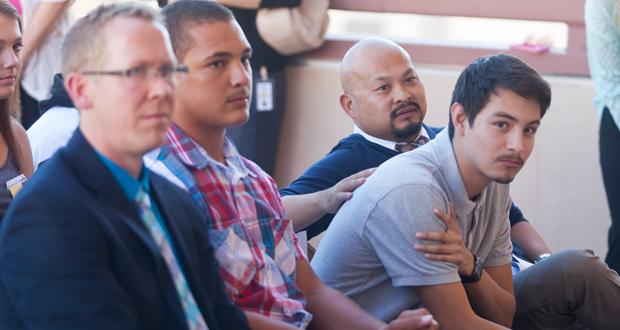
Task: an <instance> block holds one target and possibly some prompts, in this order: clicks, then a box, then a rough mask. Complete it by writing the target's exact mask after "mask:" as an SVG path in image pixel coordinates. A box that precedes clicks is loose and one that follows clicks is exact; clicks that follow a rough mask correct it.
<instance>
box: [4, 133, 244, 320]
mask: <svg viewBox="0 0 620 330" xmlns="http://www.w3.org/2000/svg"><path fill="white" fill-rule="evenodd" d="M150 180H151V186H152V190H153V194H154V196H155V200H156V203H157V205H158V206H159V208H160V211H161V213H162V217H163V218H164V221H165V222H166V226H167V228H168V229H169V232H170V236H171V238H172V241H173V242H174V246H175V248H176V252H177V255H178V257H179V262H180V264H181V267H182V268H183V270H184V273H185V276H186V278H187V281H188V283H189V286H190V289H191V291H192V293H193V295H194V297H195V298H196V301H197V303H198V306H199V308H200V311H201V312H202V314H203V315H204V318H205V320H206V321H207V324H208V326H209V328H210V329H211V330H216V329H245V328H247V323H246V319H245V316H244V315H243V314H242V312H241V311H240V310H239V309H237V308H236V307H235V306H233V305H232V304H231V303H230V301H229V300H228V298H227V297H226V294H225V292H224V290H223V284H222V282H221V280H220V278H219V275H218V268H217V264H216V261H215V259H214V255H213V249H212V248H211V246H210V244H209V240H208V236H207V229H206V226H205V225H204V220H203V218H202V217H201V213H200V211H199V210H198V209H196V206H195V205H194V204H193V201H192V199H191V197H190V196H189V195H187V193H186V192H184V191H182V190H180V189H179V188H177V187H176V186H174V185H173V184H171V183H169V182H168V181H166V180H165V179H163V178H162V177H160V176H158V175H156V174H152V175H151V176H150ZM0 329H2V330H12V329H58V330H61V329H62V330H71V329H79V330H84V329H102V330H103V329H105V330H112V329H115V330H116V329H118V330H120V329H147V330H151V329H175V330H176V329H187V323H186V321H185V316H184V313H183V309H182V306H181V304H180V301H179V299H178V296H177V293H176V291H175V288H174V286H173V282H172V279H171V276H170V273H169V271H168V268H167V265H166V262H165V261H164V259H163V258H162V257H161V256H160V253H159V248H158V247H157V245H156V243H155V242H154V241H153V240H152V239H151V236H150V233H149V231H148V229H147V228H146V227H145V226H144V224H143V223H142V220H141V218H140V216H139V213H138V208H137V206H136V205H135V203H133V202H130V201H129V200H128V199H127V198H126V195H125V193H124V192H123V191H122V188H121V186H120V185H119V183H118V182H117V181H116V180H115V178H114V177H113V175H112V173H110V172H109V171H108V169H107V168H106V167H105V165H104V164H103V163H102V162H101V160H100V159H99V158H98V156H97V155H96V153H95V151H94V149H93V148H92V147H91V146H90V145H89V144H88V142H87V141H86V140H85V138H84V137H83V135H82V134H81V132H80V131H79V130H78V131H76V133H75V134H74V136H73V137H72V138H71V140H70V141H69V143H68V145H67V147H65V148H63V149H61V150H60V151H59V152H58V153H56V155H55V156H54V157H53V158H51V159H50V160H49V161H48V163H47V164H46V166H44V167H42V168H41V170H40V172H37V173H36V175H34V176H33V177H32V179H31V180H30V181H29V183H28V184H27V185H26V186H25V187H24V189H23V190H22V191H21V192H20V194H19V195H18V196H17V198H16V199H15V200H14V201H13V203H12V205H11V206H10V208H9V211H8V213H7V215H6V217H5V219H4V222H3V223H2V225H1V228H0Z"/></svg>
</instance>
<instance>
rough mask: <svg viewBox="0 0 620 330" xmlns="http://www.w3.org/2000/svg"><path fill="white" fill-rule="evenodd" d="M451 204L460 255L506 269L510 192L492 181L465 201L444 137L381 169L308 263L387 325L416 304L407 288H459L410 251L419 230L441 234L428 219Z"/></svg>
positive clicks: (445, 266) (440, 226) (450, 272)
mask: <svg viewBox="0 0 620 330" xmlns="http://www.w3.org/2000/svg"><path fill="white" fill-rule="evenodd" d="M449 201H451V202H452V203H454V206H455V208H456V213H457V218H458V221H459V224H460V226H461V231H462V233H463V239H464V241H465V244H466V245H467V248H469V249H470V251H471V252H473V253H474V254H476V255H477V256H478V257H479V258H480V259H481V261H482V262H483V264H484V266H485V267H493V266H500V265H506V264H510V261H511V252H512V245H511V243H510V223H509V221H508V210H509V208H510V204H511V201H510V195H509V187H508V185H506V184H499V183H495V182H492V183H490V184H489V185H488V186H487V187H486V188H485V190H484V191H483V192H482V193H481V194H480V195H479V196H478V197H477V198H476V200H475V201H471V200H470V199H469V198H468V196H467V192H466V190H465V186H464V184H463V180H462V179H461V175H460V172H459V169H458V166H457V163H456V159H455V157H454V152H453V149H452V143H451V141H450V138H449V136H448V132H447V130H443V131H442V132H441V133H439V134H438V135H437V137H436V138H435V139H434V140H432V141H431V142H429V143H427V144H426V145H424V146H422V147H420V148H418V149H417V150H416V151H415V152H406V153H403V154H401V155H398V156H396V157H393V158H391V159H390V160H388V161H387V162H385V163H383V164H382V165H381V166H379V168H378V169H377V171H376V172H375V173H374V174H373V175H372V176H371V177H370V178H369V179H368V181H367V182H366V183H364V184H363V185H362V186H361V187H360V188H358V189H357V190H356V191H355V192H354V194H353V198H352V199H351V200H350V201H348V202H347V203H345V204H344V205H343V206H342V208H341V209H340V211H338V214H337V215H336V217H335V218H334V220H333V222H332V223H331V225H330V227H329V229H328V230H327V233H326V235H325V237H324V238H323V240H322V241H321V244H320V246H319V249H318V250H317V252H316V254H315V255H314V258H313V259H312V267H313V268H314V270H315V271H316V273H317V275H318V276H319V278H320V279H321V280H323V281H324V282H325V283H326V284H327V285H329V286H330V287H333V288H335V289H338V290H340V291H342V292H343V293H345V294H346V295H347V296H349V297H350V298H352V299H353V300H355V301H356V302H357V303H359V304H360V305H361V306H362V307H363V308H364V309H366V310H367V311H368V312H369V313H371V314H372V315H374V316H375V317H377V318H379V319H382V320H384V321H390V320H392V319H394V318H396V317H397V316H398V314H399V313H400V312H402V311H404V310H407V309H411V308H415V307H417V306H419V305H420V304H421V301H420V299H419V298H418V297H417V296H416V295H415V291H414V290H413V287H415V286H420V285H439V284H447V283H452V282H459V281H460V278H459V275H458V268H457V266H456V265H454V264H451V263H447V262H438V261H431V260H428V259H426V258H425V257H424V256H423V255H422V253H419V252H417V251H416V250H414V248H413V246H414V245H415V244H416V243H418V242H419V240H418V239H416V237H415V233H416V232H418V231H444V230H445V224H444V223H443V222H442V221H441V220H440V219H438V218H437V217H436V216H435V215H434V214H433V212H432V210H433V208H437V209H440V210H444V211H446V210H447V208H448V202H449Z"/></svg>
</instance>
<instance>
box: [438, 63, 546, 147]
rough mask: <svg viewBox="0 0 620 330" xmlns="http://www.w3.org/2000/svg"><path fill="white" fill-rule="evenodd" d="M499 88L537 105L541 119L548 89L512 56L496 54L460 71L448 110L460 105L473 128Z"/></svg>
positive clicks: (536, 74) (534, 74) (535, 75)
mask: <svg viewBox="0 0 620 330" xmlns="http://www.w3.org/2000/svg"><path fill="white" fill-rule="evenodd" d="M499 88H502V89H506V90H509V91H511V92H513V93H515V94H517V95H519V96H521V97H523V98H526V99H530V100H534V101H538V103H539V104H540V117H541V118H542V117H543V116H544V115H545V112H546V111H547V109H548V108H549V104H550V103H551V88H550V87H549V84H548V83H547V82H546V81H545V80H544V79H543V78H542V77H541V76H540V75H539V74H538V72H536V70H534V69H532V68H531V67H529V66H528V65H527V64H525V63H524V62H523V61H521V60H520V59H518V58H516V57H514V56H511V55H507V54H498V55H492V56H488V57H481V58H478V59H476V60H475V61H473V62H472V63H470V64H469V65H468V66H467V67H466V68H465V70H463V72H462V73H461V75H460V76H459V78H458V80H457V81H456V85H455V86H454V91H453V92H452V101H451V102H450V106H452V105H453V104H455V103H458V104H460V105H462V106H463V109H464V111H465V114H466V115H467V120H468V122H469V125H473V123H474V119H476V116H477V115H478V113H479V112H480V110H482V108H484V106H485V105H486V104H487V102H488V101H489V98H490V97H491V93H497V90H498V89H499ZM449 117H450V123H449V125H448V127H449V128H448V129H449V130H448V132H449V133H450V138H452V137H453V136H454V124H453V123H452V116H451V115H450V116H449Z"/></svg>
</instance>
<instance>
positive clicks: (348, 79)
mask: <svg viewBox="0 0 620 330" xmlns="http://www.w3.org/2000/svg"><path fill="white" fill-rule="evenodd" d="M340 79H341V83H342V89H343V91H344V94H343V95H341V97H340V104H341V106H342V108H343V109H344V111H345V112H346V113H347V114H348V115H349V116H350V117H351V119H353V122H354V123H355V125H357V127H359V128H360V129H362V130H363V131H364V132H365V133H367V134H370V135H372V136H374V137H377V138H381V139H384V140H390V141H397V142H400V141H410V140H412V139H414V138H416V137H417V135H418V133H419V132H420V127H421V125H422V120H423V119H424V115H425V114H426V96H425V94H424V86H423V85H422V82H421V81H420V80H419V79H418V75H417V73H416V72H415V68H414V67H413V63H412V61H411V56H409V54H408V53H407V52H406V51H405V50H404V49H403V48H402V47H400V46H399V45H397V44H396V43H395V42H393V41H390V40H387V39H382V38H368V39H364V40H361V41H359V42H358V43H356V44H355V45H353V47H351V49H349V51H347V53H346V54H345V56H344V58H343V59H342V64H341V67H340Z"/></svg>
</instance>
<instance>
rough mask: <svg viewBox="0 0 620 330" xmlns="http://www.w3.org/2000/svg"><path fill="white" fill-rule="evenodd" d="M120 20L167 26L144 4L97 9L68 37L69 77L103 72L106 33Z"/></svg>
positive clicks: (65, 46)
mask: <svg viewBox="0 0 620 330" xmlns="http://www.w3.org/2000/svg"><path fill="white" fill-rule="evenodd" d="M116 18H139V19H144V20H147V21H151V22H154V23H160V24H163V23H162V21H161V19H160V17H159V15H158V13H157V11H156V10H155V9H153V8H151V7H148V6H145V5H142V4H138V3H132V2H118V3H112V4H107V5H101V6H99V7H97V8H96V9H95V10H93V11H91V12H90V13H89V14H88V15H86V16H84V17H82V18H81V19H79V20H78V21H77V22H75V24H73V26H72V27H71V29H70V30H69V32H67V35H66V36H65V40H64V42H63V44H62V60H61V67H62V73H63V75H64V76H65V77H66V76H67V75H68V74H69V73H71V72H80V71H84V70H95V69H100V67H99V66H100V65H101V60H102V58H103V56H104V55H105V54H104V50H105V44H106V40H105V35H104V34H103V33H102V30H103V29H104V28H105V26H106V25H107V24H108V23H109V22H110V21H112V20H113V19H116Z"/></svg>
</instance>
